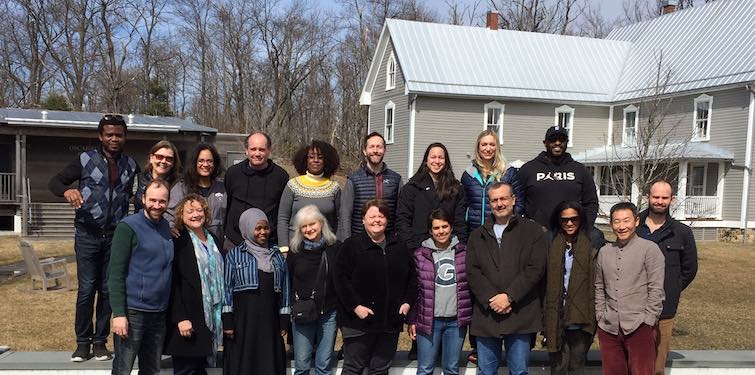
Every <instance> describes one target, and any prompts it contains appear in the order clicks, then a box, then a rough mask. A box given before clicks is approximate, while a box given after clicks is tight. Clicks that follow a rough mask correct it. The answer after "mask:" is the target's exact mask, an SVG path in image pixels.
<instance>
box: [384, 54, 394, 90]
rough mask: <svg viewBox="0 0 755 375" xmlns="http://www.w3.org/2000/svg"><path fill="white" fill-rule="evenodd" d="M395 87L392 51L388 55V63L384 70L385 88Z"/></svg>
mask: <svg viewBox="0 0 755 375" xmlns="http://www.w3.org/2000/svg"><path fill="white" fill-rule="evenodd" d="M394 88H396V58H395V57H394V56H393V53H391V55H390V56H389V57H388V65H387V68H386V72H385V89H386V90H390V89H394Z"/></svg>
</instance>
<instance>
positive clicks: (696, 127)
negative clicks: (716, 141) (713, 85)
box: [692, 94, 713, 141]
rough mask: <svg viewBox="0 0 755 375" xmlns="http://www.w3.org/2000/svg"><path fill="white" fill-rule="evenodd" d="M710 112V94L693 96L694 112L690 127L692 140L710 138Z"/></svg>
mask: <svg viewBox="0 0 755 375" xmlns="http://www.w3.org/2000/svg"><path fill="white" fill-rule="evenodd" d="M712 112H713V97H712V96H710V95H705V94H703V95H700V96H698V97H697V98H695V113H694V121H693V128H692V140H693V141H708V140H710V124H711V115H712Z"/></svg>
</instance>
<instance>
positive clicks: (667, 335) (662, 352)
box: [655, 318, 674, 375]
mask: <svg viewBox="0 0 755 375" xmlns="http://www.w3.org/2000/svg"><path fill="white" fill-rule="evenodd" d="M673 329H674V318H671V319H661V320H659V321H658V338H657V339H656V344H657V346H658V354H657V355H656V357H655V374H656V375H664V374H665V371H666V358H668V352H669V348H670V347H671V331H672V330H673Z"/></svg>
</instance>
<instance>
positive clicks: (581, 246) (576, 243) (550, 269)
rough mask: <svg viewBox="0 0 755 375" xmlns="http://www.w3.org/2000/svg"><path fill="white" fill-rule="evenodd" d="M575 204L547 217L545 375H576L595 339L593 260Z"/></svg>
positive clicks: (579, 207) (564, 205) (581, 211)
mask: <svg viewBox="0 0 755 375" xmlns="http://www.w3.org/2000/svg"><path fill="white" fill-rule="evenodd" d="M586 226H587V215H586V213H585V210H584V209H583V208H582V205H581V204H579V203H578V202H566V201H564V202H561V203H559V204H558V205H557V206H556V209H555V210H554V212H553V215H552V217H551V230H552V231H553V234H554V237H553V242H552V243H551V246H550V250H549V252H548V266H547V271H546V292H545V303H544V307H545V312H544V314H543V321H544V323H545V332H544V333H545V347H546V348H547V350H548V352H549V355H550V361H551V374H564V375H566V374H581V373H582V371H583V369H584V367H585V359H586V356H587V351H588V350H590V345H592V341H593V336H594V335H595V329H596V325H597V323H596V321H595V259H596V258H597V255H598V250H597V249H595V248H594V247H593V245H592V243H591V241H590V236H589V234H588V232H587V230H588V228H586Z"/></svg>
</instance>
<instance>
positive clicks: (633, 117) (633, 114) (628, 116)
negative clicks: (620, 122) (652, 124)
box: [621, 105, 639, 147]
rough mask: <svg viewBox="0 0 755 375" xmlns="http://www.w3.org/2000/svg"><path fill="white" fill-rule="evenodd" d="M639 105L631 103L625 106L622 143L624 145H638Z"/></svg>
mask: <svg viewBox="0 0 755 375" xmlns="http://www.w3.org/2000/svg"><path fill="white" fill-rule="evenodd" d="M638 113H639V110H638V109H637V107H635V106H633V105H630V106H628V107H626V108H624V130H623V131H622V137H621V144H622V146H624V147H633V146H635V145H637V114H638Z"/></svg>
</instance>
